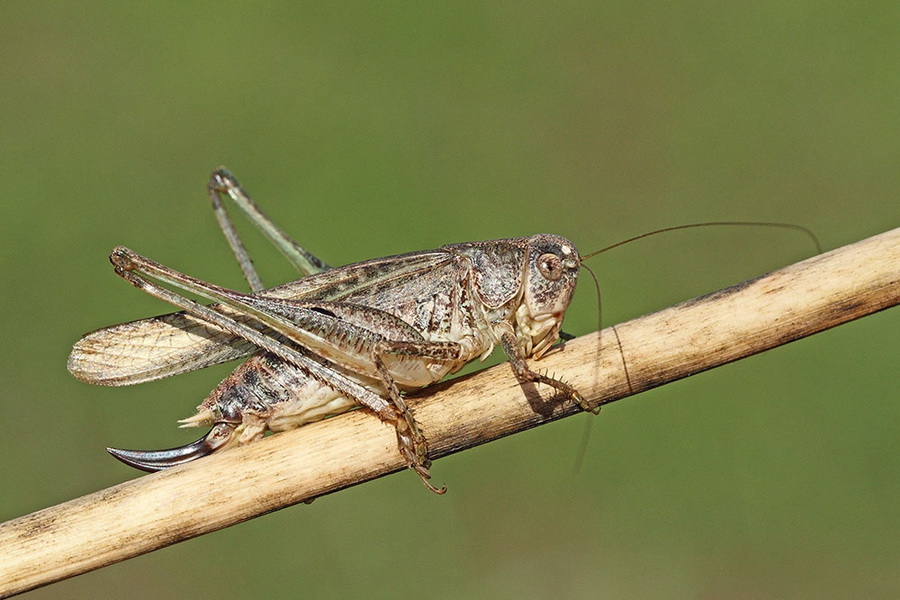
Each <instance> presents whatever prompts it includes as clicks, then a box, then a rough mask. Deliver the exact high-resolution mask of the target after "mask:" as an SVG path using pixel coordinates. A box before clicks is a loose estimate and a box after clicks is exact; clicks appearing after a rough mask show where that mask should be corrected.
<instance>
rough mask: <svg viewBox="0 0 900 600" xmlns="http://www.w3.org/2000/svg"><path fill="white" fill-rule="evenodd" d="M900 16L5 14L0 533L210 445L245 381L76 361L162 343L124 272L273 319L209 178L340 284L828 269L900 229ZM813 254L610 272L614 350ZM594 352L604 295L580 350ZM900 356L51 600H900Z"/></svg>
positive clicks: (789, 354)
mask: <svg viewBox="0 0 900 600" xmlns="http://www.w3.org/2000/svg"><path fill="white" fill-rule="evenodd" d="M898 6H900V5H895V4H891V3H879V4H877V5H876V4H874V3H873V4H865V3H863V4H854V3H851V4H847V3H843V2H790V3H786V2H772V1H768V0H764V1H762V2H755V3H748V4H746V5H744V4H740V3H716V2H686V3H665V2H650V3H632V2H617V1H612V2H604V3H592V4H580V3H570V2H559V3H555V4H553V5H552V6H550V5H544V4H540V3H534V4H532V3H511V2H510V3H454V4H452V5H440V6H439V5H437V4H434V5H429V6H422V5H418V4H413V3H408V4H407V3H403V4H399V3H378V4H376V3H371V4H370V3H340V4H339V5H337V4H336V5H334V6H331V7H327V8H326V7H324V5H323V4H321V3H313V4H310V3H295V2H283V3H274V2H270V3H265V4H253V5H248V4H243V3H228V2H215V3H213V2H193V3H189V4H188V3H185V4H178V3H153V4H150V3H147V4H141V5H138V4H137V3H134V4H132V3H119V2H93V3H89V4H83V3H53V4H35V3H32V2H21V1H11V0H7V1H6V2H3V3H2V4H0V34H2V35H0V52H2V55H0V182H2V194H3V197H4V201H3V213H2V219H0V240H2V242H0V243H2V245H0V248H2V253H0V269H2V272H0V281H2V286H0V289H2V304H0V310H2V332H3V337H4V343H3V345H2V350H0V352H2V355H0V369H2V371H0V377H2V380H3V386H2V392H0V394H2V398H0V402H2V404H0V407H2V415H3V432H4V433H3V435H2V436H0V480H2V492H0V520H6V519H9V518H14V517H17V516H20V515H23V514H26V513H28V512H32V511H34V510H37V509H40V508H43V507H46V506H49V505H52V504H56V503H58V502H62V501H65V500H68V499H70V498H74V497H77V496H80V495H82V494H86V493H89V492H92V491H95V490H98V489H102V488H104V487H107V486H110V485H113V484H115V483H118V482H121V481H123V480H126V479H129V478H132V477H135V476H137V475H138V473H137V472H136V471H133V470H131V469H128V468H127V467H124V466H123V465H120V464H119V463H117V462H116V461H114V460H113V459H112V458H110V457H108V456H107V455H106V454H105V452H104V451H103V448H104V446H105V445H118V446H124V447H137V448H142V447H146V448H155V447H167V446H170V445H174V444H179V443H183V442H185V441H187V440H188V439H191V438H192V437H193V435H194V432H184V431H180V430H178V429H176V427H175V423H174V421H175V420H176V419H178V418H182V417H185V416H188V415H190V414H192V413H193V407H194V406H195V405H196V404H197V403H199V402H200V401H201V400H202V399H203V397H204V396H205V395H206V393H207V392H208V391H209V390H210V389H211V388H212V387H213V386H214V385H215V384H216V383H217V382H218V380H219V379H220V378H221V377H223V376H224V375H225V374H226V373H227V372H228V369H229V367H224V368H218V369H211V370H208V371H203V372H198V373H192V374H189V375H185V376H181V377H177V378H175V379H172V380H167V381H161V382H156V383H151V384H146V385H143V386H138V387H135V388H118V389H115V388H100V387H91V386H87V385H84V384H81V383H79V382H77V381H75V380H74V379H72V378H71V377H70V376H69V375H68V373H67V372H66V369H65V361H66V356H67V353H68V349H69V347H70V346H71V344H72V342H74V341H75V340H76V339H77V338H78V337H79V336H80V335H81V334H82V333H84V332H86V331H89V330H91V329H96V328H98V327H102V326H104V325H109V324H113V323H117V322H120V321H125V320H130V319H135V318H139V317H144V316H149V315H152V314H158V313H161V312H166V307H165V306H163V305H162V304H161V303H160V302H158V301H156V300H154V299H153V298H150V297H149V296H145V295H143V294H141V293H139V292H138V291H136V290H134V289H133V288H131V287H130V286H128V285H127V284H125V283H124V282H122V281H120V280H119V279H118V278H117V277H115V275H114V274H113V272H112V269H111V267H110V266H109V264H108V262H107V260H106V256H107V254H108V253H109V251H110V249H111V248H112V247H113V246H114V245H116V244H126V245H128V246H130V247H131V248H134V249H135V250H137V251H139V252H141V253H143V254H146V255H148V256H150V257H153V258H155V259H157V260H159V261H162V262H164V263H166V264H169V265H171V266H173V267H176V268H178V269H180V270H182V271H185V272H188V273H191V274H193V275H196V276H199V277H202V278H204V279H207V280H211V281H214V282H218V283H221V284H224V285H228V286H231V287H240V286H241V285H242V280H241V277H240V273H239V271H238V270H237V267H236V266H235V264H234V262H233V260H232V259H231V257H230V255H229V252H228V250H227V247H226V245H225V242H224V241H223V240H222V238H221V236H220V234H219V233H218V230H217V227H216V225H215V221H214V219H213V216H212V214H211V211H210V210H209V208H208V203H207V200H206V197H205V185H206V181H207V177H208V175H209V172H210V170H211V169H212V168H213V167H216V166H218V165H220V164H224V165H226V166H228V167H229V168H230V169H231V170H232V171H233V172H234V173H235V174H236V175H237V176H238V178H239V179H240V180H241V182H242V183H243V184H244V185H245V186H247V188H248V189H249V190H250V192H251V193H252V194H253V195H254V196H255V197H256V198H257V199H258V200H259V201H260V203H261V204H262V205H263V206H264V208H265V209H266V210H267V212H268V213H269V214H270V215H271V216H272V217H273V218H274V219H275V220H276V221H277V222H278V223H280V224H281V225H282V227H284V228H285V229H286V230H287V231H289V232H290V233H291V234H293V235H294V236H295V237H296V238H297V239H298V240H299V241H300V242H301V243H304V244H306V245H307V246H308V247H309V248H311V249H312V250H313V251H315V252H316V253H317V254H319V256H321V257H323V258H324V259H325V260H327V261H328V262H330V263H332V264H343V263H347V262H351V261H356V260H363V259H366V258H372V257H376V256H384V255H387V254H392V253H396V252H402V251H408V250H418V249H424V248H432V247H436V246H438V245H441V244H444V243H449V242H456V241H466V240H475V239H486V238H496V237H510V236H517V235H524V234H530V233H535V232H538V231H549V232H554V233H559V234H563V235H565V236H567V237H569V238H571V239H572V240H574V241H575V242H576V243H577V244H578V245H579V247H580V249H581V250H583V251H589V250H592V249H595V248H598V247H600V246H601V245H606V244H609V243H612V242H614V241H618V240H620V239H623V238H625V237H628V236H631V235H634V234H638V233H641V232H644V231H648V230H651V229H655V228H659V227H665V226H669V225H674V224H679V223H688V222H694V221H707V220H734V219H749V220H773V221H789V222H794V223H801V224H804V225H807V226H809V227H811V228H813V229H814V230H815V231H816V232H817V233H818V234H819V236H820V237H821V239H822V242H823V244H824V245H825V246H826V249H831V248H835V247H837V246H841V245H843V244H847V243H850V242H853V241H856V240H860V239H862V238H865V237H868V236H870V235H873V234H876V233H879V232H882V231H885V230H888V229H891V228H893V227H897V226H898V225H900V201H898V198H900V108H898V107H900V8H898ZM250 246H251V250H252V251H253V253H254V255H255V257H256V258H257V259H258V261H257V262H258V264H261V270H262V273H263V276H264V278H265V279H266V281H267V282H269V283H272V284H274V283H279V282H282V281H285V280H288V279H290V278H292V272H291V270H290V268H289V267H288V266H286V265H285V264H284V263H283V261H282V260H281V259H280V257H278V256H277V254H276V253H275V252H274V251H272V250H270V249H269V248H267V247H266V244H265V243H264V241H262V240H260V239H258V238H252V239H251V240H250ZM811 252H812V249H811V246H810V244H809V242H808V240H806V239H804V238H803V237H802V236H798V235H794V234H790V233H786V232H783V231H769V230H746V229H739V230H733V229H729V230H726V229H720V230H715V231H713V230H702V231H690V232H682V233H677V234H671V235H669V236H662V237H658V238H654V239H652V240H647V241H644V242H641V243H638V244H635V245H632V246H630V247H627V248H623V249H620V250H616V251H614V252H611V253H609V254H606V255H604V256H602V257H599V258H596V259H593V260H592V265H591V266H592V267H593V268H594V269H595V270H596V271H597V272H598V273H599V274H600V276H601V278H602V283H603V289H604V296H603V298H604V302H603V306H604V321H605V322H606V323H607V324H610V323H614V322H619V321H622V320H625V319H628V318H631V317H635V316H637V315H640V314H643V313H646V312H649V311H652V310H655V309H659V308H663V307H665V306H668V305H670V304H672V303H675V302H678V301H681V300H684V299H687V298H690V297H693V296H696V295H699V294H702V293H706V292H709V291H712V290H714V289H717V288H719V287H723V286H726V285H729V284H732V283H735V282H737V281H741V280H743V279H746V278H749V277H752V276H755V275H757V274H760V273H763V272H765V271H767V270H771V269H774V268H777V267H780V266H782V265H785V264H788V263H791V262H794V261H796V260H799V259H801V258H803V257H806V256H808V255H809V254H811ZM595 322H596V303H595V299H594V297H593V292H592V291H591V289H590V286H583V289H582V290H581V291H580V292H579V294H578V296H577V297H576V300H575V304H574V306H573V308H572V310H571V312H570V316H569V318H568V320H567V325H566V329H567V330H569V331H572V332H575V333H586V332H588V331H590V330H591V329H592V328H593V326H594V324H595ZM898 333H900V313H898V312H897V311H896V310H894V311H888V312H886V313H882V314H878V315H875V316H872V317H869V318H866V319H863V320H861V321H859V322H856V323H852V324H849V325H847V326H843V327H840V328H838V329H836V330H833V331H829V332H826V333H824V334H821V335H818V336H815V337H814V338H811V339H807V340H803V341H800V342H797V343H794V344H791V345H790V346H788V347H784V348H780V349H777V350H774V351H771V352H768V353H766V354H764V355H761V356H757V357H754V358H751V359H749V360H745V361H742V362H740V363H738V364H734V365H731V366H727V367H725V368H721V369H718V370H716V371H713V372H710V373H706V374H703V375H700V376H698V377H695V378H691V379H689V380H685V381H682V382H678V383H676V384H673V385H669V386H666V387H665V388H663V389H658V390H655V391H652V392H650V393H645V394H643V395H641V396H639V397H635V398H631V399H628V400H625V401H623V402H620V403H618V404H615V405H613V406H611V407H609V408H607V409H605V410H604V411H603V414H602V415H601V416H600V417H599V419H598V420H597V421H596V422H595V423H594V427H593V435H592V437H591V438H590V441H589V443H588V447H587V456H586V458H585V461H584V465H583V466H582V468H581V470H580V471H579V472H577V473H574V472H573V470H574V469H573V467H574V464H575V457H576V454H577V452H578V446H579V442H580V439H581V435H582V431H583V428H584V425H585V420H586V419H587V418H588V417H586V416H585V417H576V418H572V419H567V420H565V421H562V422H558V423H555V424H553V425H549V426H547V427H542V428H539V429H537V430H534V431H530V432H527V433H525V434H522V435H517V436H513V437H512V438H508V439H505V440H501V441H499V442H497V443H493V444H489V445H487V446H484V447H481V448H478V449H475V450H473V451H470V452H466V453H464V454H462V455H457V456H453V457H449V458H446V459H443V460H440V461H438V462H437V463H436V464H435V466H434V468H433V472H434V474H435V481H437V482H438V483H441V482H445V483H447V484H448V486H449V488H450V492H449V493H448V494H447V495H446V496H445V497H442V498H437V497H434V496H433V495H431V494H429V493H427V492H426V491H424V490H423V488H422V486H421V485H420V484H419V483H418V481H416V478H415V477H414V476H413V475H411V474H409V473H403V474H400V475H395V476H392V477H388V478H385V479H383V480H380V481H376V482H373V483H370V484H367V485H363V486H359V487H357V488H354V489H351V490H347V491H345V492H342V493H339V494H336V495H333V496H331V497H327V498H322V499H320V500H318V501H317V502H315V503H314V504H312V505H310V506H305V505H303V506H299V507H294V508H290V509H287V510H284V511H281V512H279V513H276V514H272V515H268V516H265V517H263V518H260V519H256V520H254V521H251V522H248V523H244V524H242V525H239V526H236V527H232V528H230V529H228V530H225V531H221V532H218V533H215V534H212V535H208V536H206V537H203V538H202V539H196V540H192V541H189V542H185V543H183V544H179V545H177V546H175V547H171V548H167V549H164V550H161V551H158V552H155V553H152V554H150V555H147V556H143V557H140V558H137V559H134V560H130V561H127V562H125V563H122V564H118V565H114V566H112V567H108V568H105V569H102V570H100V571H97V572H93V573H89V574H86V575H83V576H80V577H77V578H75V579H72V580H69V581H65V582H62V583H59V584H55V585H53V586H50V587H47V588H44V589H42V590H39V591H36V592H33V593H32V594H31V596H30V597H33V598H99V597H122V598H136V599H143V598H148V599H149V598H154V599H158V598H185V597H192V598H217V597H235V598H250V597H258V598H293V597H296V596H297V595H302V596H303V597H310V598H314V597H326V596H331V597H335V596H341V597H355V596H365V597H368V598H380V597H384V598H389V597H401V596H402V597H411V596H428V597H434V598H462V597H466V598H549V597H553V598H587V597H609V598H641V597H645V598H646V597H665V598H709V599H714V598H776V597H777V598H811V597H817V598H848V597H865V598H896V597H898V596H900V511H898V506H900V469H898V455H900V436H898V420H900V407H898V403H897V398H898V390H900V379H898V374H897V371H898V355H897V340H898ZM494 360H495V361H496V360H498V358H496V357H495V359H494ZM298 452H302V448H300V449H298ZM197 510H198V511H202V510H203V507H202V506H198V507H197Z"/></svg>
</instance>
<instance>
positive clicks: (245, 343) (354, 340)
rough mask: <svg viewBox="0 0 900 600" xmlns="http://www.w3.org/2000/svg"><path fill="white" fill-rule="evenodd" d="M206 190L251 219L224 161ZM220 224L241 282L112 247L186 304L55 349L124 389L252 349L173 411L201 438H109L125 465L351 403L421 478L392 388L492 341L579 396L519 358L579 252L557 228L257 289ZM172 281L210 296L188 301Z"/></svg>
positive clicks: (134, 279) (545, 326)
mask: <svg viewBox="0 0 900 600" xmlns="http://www.w3.org/2000/svg"><path fill="white" fill-rule="evenodd" d="M210 190H211V197H213V203H214V208H216V210H217V215H220V222H221V219H222V217H221V214H220V211H221V206H217V205H216V198H217V196H218V195H219V194H227V195H228V196H230V197H231V198H232V199H233V200H235V201H236V202H238V204H239V206H241V208H242V209H243V210H245V212H248V214H250V216H251V219H265V217H264V216H262V215H261V213H259V211H258V208H257V207H256V206H255V204H252V201H250V200H249V198H248V197H246V195H245V194H244V193H243V191H242V190H241V188H240V187H239V186H238V185H237V182H236V181H234V180H233V178H231V176H230V175H228V174H227V173H225V172H224V171H217V172H216V173H214V175H213V182H212V183H211V186H210ZM242 201H243V202H247V203H249V204H248V206H250V209H248V208H246V207H244V206H242V205H241V204H240V202H242ZM254 210H255V211H256V216H254V214H253V213H252V212H251V211H254ZM257 224H258V225H260V224H259V223H257ZM264 226H271V228H272V230H273V231H275V233H272V234H270V233H267V235H270V237H275V238H277V239H276V240H274V241H276V243H279V244H284V245H285V246H286V247H288V251H286V254H288V252H289V251H295V252H298V253H302V255H301V256H300V257H299V258H296V257H295V259H292V262H295V264H298V263H299V262H301V261H303V260H305V261H308V262H309V263H310V264H312V265H318V266H322V267H323V268H324V263H321V261H318V259H315V257H312V255H309V254H308V253H306V252H305V251H304V250H302V249H301V248H300V247H299V246H298V245H297V244H296V243H295V242H293V241H292V240H290V239H289V238H286V236H284V234H283V233H281V232H280V230H277V228H274V225H271V224H269V223H268V221H265V222H264V223H263V224H262V225H260V227H261V228H263V227H264ZM229 227H230V223H227V224H223V230H224V231H225V233H226V236H228V237H229V242H230V243H231V244H232V248H233V249H234V250H235V253H236V255H237V256H238V259H239V261H240V262H241V266H242V267H243V268H244V271H245V274H247V278H248V281H250V283H251V286H252V287H253V288H254V290H255V291H254V292H253V293H251V294H244V293H240V292H235V291H232V290H227V289H224V288H220V287H218V286H214V285H212V284H208V283H205V282H202V281H200V280H197V279H193V278H191V277H188V276H186V275H183V274H181V273H178V272H177V271H174V270H172V269H169V268H167V267H164V266H162V265H160V264H158V263H155V262H153V261H151V260H149V259H146V258H144V257H141V256H140V255H137V254H135V253H133V252H131V251H130V250H127V249H125V248H117V249H116V250H114V251H113V254H112V255H111V257H110V259H111V261H112V262H113V264H114V265H115V267H116V272H117V273H118V274H119V275H120V276H122V277H123V278H125V279H126V280H128V281H129V282H131V283H132V284H134V285H135V286H137V287H139V288H141V289H143V290H145V291H147V292H148V293H150V294H152V295H155V296H157V297H159V298H162V299H164V300H166V301H168V302H170V303H172V304H174V305H176V306H179V307H180V308H183V309H184V310H185V311H186V312H184V313H174V314H170V315H164V316H162V317H156V318H152V319H145V320H142V321H136V322H132V323H126V324H123V325H118V326H114V327H110V328H107V329H103V330H99V331H96V332H93V333H91V334H88V335H86V336H85V337H84V338H82V339H81V340H80V341H79V342H78V343H77V344H76V345H75V347H74V348H73V351H72V355H71V357H70V360H69V369H70V371H71V372H72V373H73V374H74V375H75V376H76V377H78V378H79V379H82V380H84V381H88V382H90V383H97V384H105V385H124V384H130V383H138V382H141V381H149V380H152V379H157V378H159V377H165V376H168V375H173V374H176V373H180V372H184V371H188V370H192V369H197V368H201V367H203V366H208V365H211V364H216V363H220V362H224V361H227V360H232V359H235V358H239V357H242V356H247V355H248V354H252V356H251V357H250V358H249V359H248V360H247V361H246V362H245V363H243V364H242V365H241V366H240V367H238V369H237V370H236V371H235V372H234V373H232V374H231V375H230V376H229V377H227V378H226V379H225V380H224V381H223V382H222V383H220V384H219V386H218V387H216V389H215V390H213V392H212V393H211V394H210V396H209V397H208V398H207V399H206V400H205V401H204V402H203V403H202V404H201V405H200V406H199V407H198V413H197V415H196V416H194V417H191V418H189V419H186V420H185V421H184V422H183V423H184V424H185V425H200V424H211V425H212V426H213V429H212V431H211V432H210V434H208V435H207V436H205V437H204V438H202V439H201V440H198V441H197V442H195V443H194V444H191V445H189V446H185V447H183V448H179V449H173V450H171V451H159V452H148V453H144V452H136V451H124V450H111V452H113V453H114V455H116V456H117V457H119V458H121V459H123V460H125V461H126V462H129V464H132V465H134V466H137V467H139V468H144V469H146V470H157V469H159V468H165V467H168V466H172V465H173V464H178V463H180V462H186V461H188V460H193V459H194V458H197V457H199V456H202V455H203V454H207V453H209V452H211V451H213V450H216V449H219V448H222V447H225V446H228V445H230V444H232V443H235V442H237V443H246V442H249V441H252V440H254V439H257V438H259V437H261V436H262V435H263V434H264V433H265V431H266V430H272V431H281V430H284V429H289V428H292V427H296V426H298V425H302V424H303V423H306V422H310V421H314V420H318V419H321V418H324V417H326V416H329V415H333V414H337V413H340V412H344V411H346V410H349V409H351V408H353V407H354V406H357V405H363V406H365V407H367V408H369V409H370V410H372V411H373V412H374V413H375V414H377V415H378V416H379V417H380V418H382V419H383V420H385V421H387V422H389V423H392V424H393V425H395V427H396V428H397V435H398V444H399V448H400V451H401V453H402V454H403V455H404V456H405V457H406V459H407V462H408V463H409V465H410V467H411V468H413V469H414V470H416V471H417V472H418V473H419V474H420V475H421V476H422V477H423V479H427V477H428V470H427V467H428V464H429V462H428V459H427V446H426V444H425V439H424V436H423V435H422V434H421V433H420V432H419V431H418V426H417V423H416V422H415V419H414V418H413V417H412V414H411V412H410V411H409V409H408V407H407V406H406V404H405V401H404V400H403V398H402V394H401V391H404V390H407V391H408V390H413V389H418V388H422V387H425V386H428V385H430V384H432V383H434V382H436V381H439V380H440V379H442V378H443V377H445V376H446V375H447V374H449V373H454V372H456V371H457V370H459V369H460V368H461V367H462V366H463V365H465V364H466V363H468V362H469V361H471V360H474V359H475V358H484V357H486V356H487V355H488V354H490V353H491V351H492V350H493V349H494V347H495V346H497V345H500V346H501V347H503V349H504V351H505V352H506V353H507V354H508V355H509V357H510V359H511V364H512V366H513V370H514V373H515V374H516V376H517V377H518V378H519V379H520V380H522V381H533V382H539V383H544V384H547V385H551V386H553V387H555V388H556V389H558V390H559V391H561V392H563V393H564V394H567V395H569V396H571V397H573V398H574V399H576V400H577V401H579V402H581V403H582V404H583V405H584V406H585V408H588V407H587V406H586V404H585V403H583V401H582V400H581V399H580V396H578V394H577V392H576V391H575V390H574V389H572V388H571V387H570V386H568V385H566V384H565V383H563V382H560V381H557V380H554V379H552V378H549V377H547V376H544V375H540V374H538V373H536V372H534V371H532V370H530V369H529V368H528V366H527V364H526V361H525V359H526V358H528V357H532V356H533V357H536V358H539V357H540V356H541V355H542V354H543V353H544V352H546V351H547V349H549V348H550V346H551V345H552V344H553V343H555V342H556V340H557V339H558V337H559V328H560V324H561V322H562V319H563V316H564V314H565V311H566V309H567V308H568V305H569V302H570V300H571V296H572V292H573V291H574V288H575V284H576V281H577V275H578V268H579V266H580V262H581V259H580V257H579V255H578V253H577V251H576V250H575V247H574V245H573V244H572V243H571V242H569V241H568V240H566V239H565V238H562V237H560V236H555V235H550V234H539V235H535V236H531V237H525V238H511V239H503V240H491V241H486V242H470V243H462V244H453V245H448V246H443V247H441V248H439V249H437V250H429V251H423V252H414V253H409V254H402V255H397V256H392V257H386V258H379V259H374V260H369V261H365V262H361V263H356V264H353V265H348V266H345V267H339V268H333V269H327V270H322V271H321V272H319V273H315V274H312V275H309V276H307V277H304V278H302V279H299V280H297V281H294V282H291V283H288V284H285V285H282V286H278V287H276V288H271V289H268V290H263V289H256V288H258V287H259V286H260V285H261V284H259V280H258V276H256V274H255V271H253V268H252V265H251V264H249V258H247V259H246V260H245V259H244V257H245V253H244V251H243V247H242V245H241V244H240V241H239V240H237V242H235V241H234V239H233V238H232V237H231V236H234V238H235V239H236V234H234V233H233V230H232V231H231V233H229V229H228V228H229ZM264 233H266V231H265V230H264ZM242 253H244V254H242ZM318 266H316V267H315V268H319V267H318ZM298 267H301V268H302V266H301V265H298ZM156 282H160V283H163V284H166V285H167V286H168V287H163V286H160V285H158V283H156ZM171 287H177V288H182V289H184V290H187V291H190V292H193V293H196V294H199V295H202V296H205V297H207V298H210V299H211V300H214V301H216V303H215V304H212V305H209V306H202V305H198V304H196V303H194V302H192V301H190V300H187V299H186V298H184V297H183V296H180V295H178V294H176V293H175V292H173V291H172V290H170V289H169V288H171ZM432 489H434V488H432Z"/></svg>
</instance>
